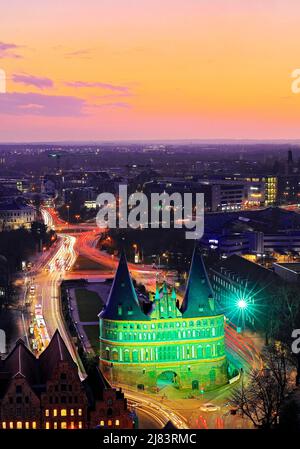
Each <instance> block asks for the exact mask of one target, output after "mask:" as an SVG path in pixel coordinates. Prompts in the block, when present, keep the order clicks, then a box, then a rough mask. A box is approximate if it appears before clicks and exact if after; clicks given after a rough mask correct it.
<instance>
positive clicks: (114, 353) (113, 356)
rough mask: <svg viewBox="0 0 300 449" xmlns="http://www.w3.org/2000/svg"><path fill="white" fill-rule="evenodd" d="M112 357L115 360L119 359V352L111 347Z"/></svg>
mask: <svg viewBox="0 0 300 449" xmlns="http://www.w3.org/2000/svg"><path fill="white" fill-rule="evenodd" d="M112 359H113V360H114V361H115V362H117V361H118V360H119V354H118V351H117V350H116V349H113V351H112Z"/></svg>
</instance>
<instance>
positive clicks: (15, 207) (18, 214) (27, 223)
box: [0, 201, 36, 232]
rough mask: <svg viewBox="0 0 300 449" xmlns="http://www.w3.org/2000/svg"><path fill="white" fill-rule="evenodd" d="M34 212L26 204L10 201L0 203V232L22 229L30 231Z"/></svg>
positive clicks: (34, 215) (34, 216)
mask: <svg viewBox="0 0 300 449" xmlns="http://www.w3.org/2000/svg"><path fill="white" fill-rule="evenodd" d="M35 220H36V210H35V209H34V208H33V207H31V206H28V205H27V204H24V203H21V202H18V201H11V202H3V203H0V232H1V231H10V230H14V229H19V228H21V227H24V228H26V229H30V227H31V223H32V222H33V221H35Z"/></svg>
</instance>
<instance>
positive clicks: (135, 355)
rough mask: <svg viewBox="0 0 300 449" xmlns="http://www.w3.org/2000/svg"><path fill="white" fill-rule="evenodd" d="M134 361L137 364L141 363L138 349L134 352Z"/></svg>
mask: <svg viewBox="0 0 300 449" xmlns="http://www.w3.org/2000/svg"><path fill="white" fill-rule="evenodd" d="M132 361H133V362H135V363H138V361H139V352H138V351H137V350H136V349H135V350H134V351H133V352H132Z"/></svg>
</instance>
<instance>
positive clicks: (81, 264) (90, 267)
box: [72, 256, 109, 271]
mask: <svg viewBox="0 0 300 449" xmlns="http://www.w3.org/2000/svg"><path fill="white" fill-rule="evenodd" d="M108 270H109V269H108V268H107V267H105V266H103V265H101V264H100V263H97V262H94V261H93V260H90V259H88V258H87V257H84V256H78V257H77V259H76V262H75V264H74V266H73V268H72V271H108Z"/></svg>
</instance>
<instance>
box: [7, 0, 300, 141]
mask: <svg viewBox="0 0 300 449" xmlns="http://www.w3.org/2000/svg"><path fill="white" fill-rule="evenodd" d="M270 8H272V10H271V9H270ZM299 9H300V6H299V4H296V2H295V1H294V0H290V1H289V2H288V4H287V3H286V2H285V3H284V4H283V2H277V1H276V2H274V1H272V2H271V1H267V2H265V3H264V5H261V3H260V2H258V1H255V2H252V3H251V4H249V3H247V4H242V2H240V1H228V2H226V4H224V2H221V1H219V0H218V1H215V2H214V3H213V4H211V3H209V2H208V1H205V2H202V3H201V4H199V3H198V2H195V1H193V0H189V1H187V2H185V4H184V5H183V4H182V2H179V1H175V2H174V1H173V2H172V4H171V2H170V1H169V0H168V1H166V2H164V4H163V5H161V4H160V3H159V2H158V1H157V0H155V1H152V2H148V1H147V2H143V5H141V3H140V2H137V1H136V0H132V1H130V2H126V4H125V3H124V2H120V1H119V0H118V1H116V2H114V4H111V2H108V1H103V2H101V4H99V2H95V1H94V0H89V1H88V2H87V3H86V4H85V6H82V4H81V3H80V2H78V1H75V2H74V1H72V3H71V2H70V1H69V0H64V1H63V2H51V4H48V5H44V4H43V5H39V4H38V3H37V2H35V1H30V2H29V3H28V2H27V3H26V7H25V5H24V4H22V2H20V1H19V0H13V1H12V2H10V4H9V5H8V4H6V5H3V6H2V9H1V19H2V20H1V31H2V33H1V38H0V67H1V69H3V70H5V73H6V77H7V90H6V93H4V94H1V96H0V131H1V136H0V141H1V142H10V141H13V142H18V141H20V142H21V141H27V142H34V141H36V142H41V141H43V142H45V141H65V140H68V141H81V140H83V141H90V140H97V141H98V140H100V141H101V140H148V139H154V140H164V139H172V140H174V139H204V140H206V139H258V140H265V139H271V140H276V139H287V140H290V139H298V138H299V133H298V124H297V111H298V109H297V108H298V105H299V104H300V103H299V102H300V95H297V94H294V93H293V92H292V90H291V84H292V81H293V78H292V77H291V75H292V72H293V71H294V70H295V69H297V67H298V66H299V62H298V61H297V48H296V46H297V17H298V14H297V13H299V12H300V11H299ZM270 12H271V13H270Z"/></svg>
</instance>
